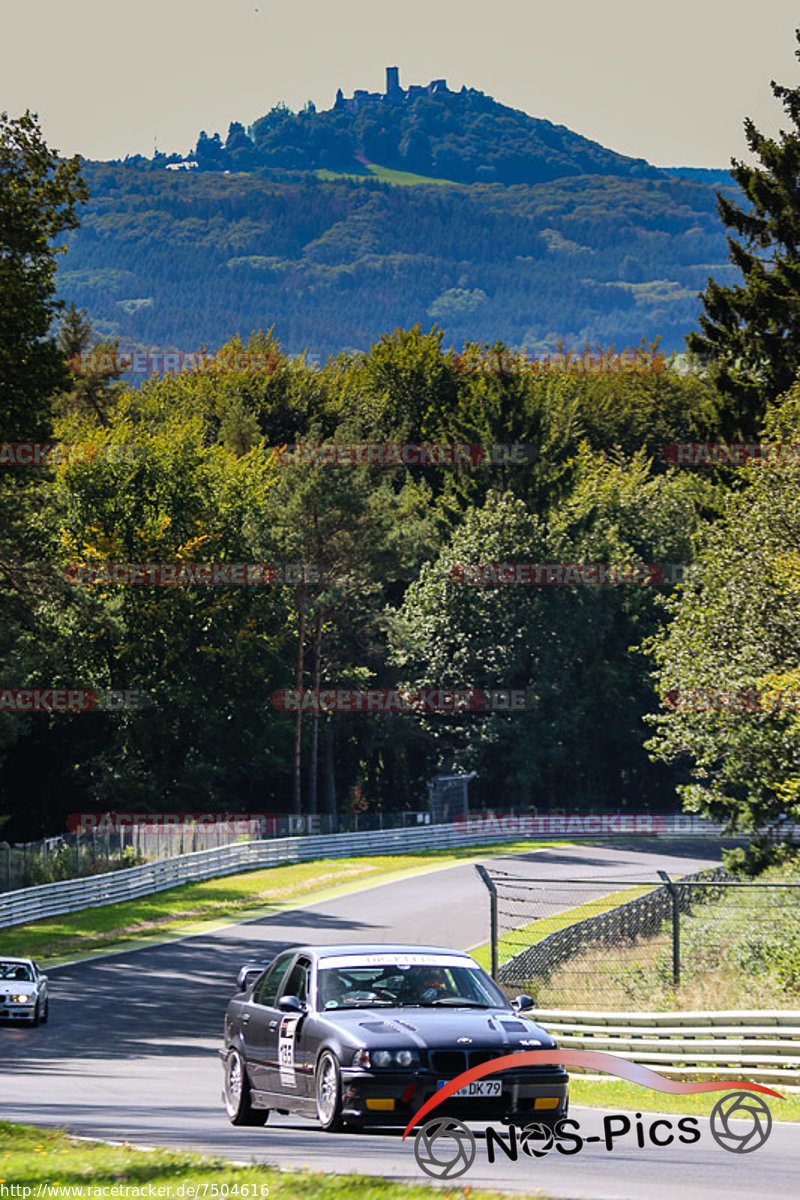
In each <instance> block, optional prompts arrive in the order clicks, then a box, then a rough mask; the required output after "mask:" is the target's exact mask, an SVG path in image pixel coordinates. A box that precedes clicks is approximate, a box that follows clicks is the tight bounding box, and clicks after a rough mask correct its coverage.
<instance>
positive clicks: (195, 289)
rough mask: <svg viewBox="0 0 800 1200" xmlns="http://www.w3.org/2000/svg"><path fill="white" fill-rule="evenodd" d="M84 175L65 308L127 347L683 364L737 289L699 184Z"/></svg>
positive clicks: (152, 172) (65, 279)
mask: <svg viewBox="0 0 800 1200" xmlns="http://www.w3.org/2000/svg"><path fill="white" fill-rule="evenodd" d="M84 173H85V177H86V179H87V182H88V184H89V187H90V191H91V198H90V200H89V202H88V204H87V205H86V206H85V207H84V208H83V210H82V215H81V226H80V228H79V229H78V230H76V231H75V232H74V233H72V234H70V235H69V237H68V240H67V244H68V246H69V253H68V254H67V255H65V256H63V258H62V260H61V262H60V266H59V271H58V287H59V294H60V295H61V296H62V297H63V298H64V299H65V300H74V301H75V303H76V304H78V305H79V306H81V307H83V308H85V309H86V310H87V312H88V313H89V316H90V318H91V320H92V323H93V325H94V327H95V328H96V330H97V331H98V332H99V333H101V334H104V335H108V336H115V337H118V338H119V339H120V341H121V343H122V344H123V345H124V346H125V347H126V348H130V347H132V346H141V347H150V348H152V347H158V348H162V349H163V348H173V349H181V350H190V349H196V348H197V347H198V346H199V345H200V344H201V343H203V344H205V345H207V346H210V347H213V348H216V347H218V346H219V345H221V344H222V342H224V341H225V340H226V339H227V338H228V337H229V336H231V334H233V333H237V332H239V333H241V334H242V335H243V336H245V337H246V336H248V334H249V333H250V331H251V330H253V329H265V328H268V327H270V326H272V325H274V327H275V331H276V333H277V335H278V337H279V338H280V340H281V344H282V345H283V347H284V349H285V350H286V351H287V352H290V353H299V352H301V351H302V350H304V349H307V350H308V351H309V352H310V353H311V354H314V355H318V356H319V357H321V358H323V359H324V358H325V357H327V356H328V355H329V354H334V353H337V352H338V351H339V350H341V349H348V348H358V349H367V348H368V347H369V345H370V344H371V343H372V342H374V341H375V340H376V339H377V338H378V337H379V336H380V334H381V333H382V332H384V331H385V330H387V329H393V328H394V327H395V326H398V325H399V326H403V327H405V328H408V327H410V326H411V325H413V324H414V323H415V322H417V321H419V322H420V323H421V324H422V326H423V328H430V327H431V326H433V325H437V326H439V327H440V328H441V329H442V330H443V331H444V336H445V344H446V345H454V346H459V345H461V344H463V342H464V341H466V340H470V339H475V340H480V341H488V342H492V341H494V340H495V339H497V338H502V339H503V340H504V341H505V342H506V343H508V344H509V345H515V346H522V345H526V346H527V348H528V350H529V351H533V352H541V351H544V350H546V349H548V348H552V347H553V346H554V345H555V343H556V342H557V341H558V340H559V339H561V340H563V341H564V342H565V343H566V344H567V345H569V346H572V347H581V348H582V347H583V346H584V345H585V344H586V343H590V344H592V345H594V344H596V343H600V344H602V345H604V346H609V345H611V344H612V343H613V344H615V345H617V346H618V347H622V346H627V345H638V344H639V343H640V342H641V340H642V338H643V337H644V338H646V339H647V340H648V341H650V340H654V339H655V338H656V337H659V336H660V337H661V338H662V346H663V348H665V349H666V350H682V349H683V348H684V346H683V338H684V336H685V334H686V333H687V332H688V330H689V329H690V328H691V327H692V325H693V323H695V322H696V318H697V313H698V310H699V307H700V305H699V300H698V298H697V297H698V293H699V291H700V290H701V289H702V287H703V286H704V285H705V282H706V279H707V277H708V276H709V275H710V274H711V275H714V277H715V278H718V279H720V280H723V281H725V280H729V279H732V278H735V271H734V268H732V267H730V266H729V265H727V264H726V244H725V238H724V234H723V232H722V229H721V227H720V223H719V219H718V217H717V214H716V207H715V205H716V200H715V191H714V188H713V187H712V186H710V185H708V184H706V183H703V182H700V181H696V180H693V179H690V178H677V177H675V178H673V177H665V176H662V177H660V178H657V179H632V178H614V177H610V178H609V177H607V176H597V175H589V176H583V177H580V178H567V179H561V180H558V181H555V182H552V183H544V184H539V185H536V186H527V185H516V186H511V187H505V188H501V187H498V186H496V185H492V186H489V185H473V186H471V187H456V186H453V187H435V186H423V187H394V186H391V185H389V184H385V183H381V182H377V181H375V180H364V181H363V182H362V181H355V180H334V181H329V182H325V181H322V180H318V179H317V178H316V177H315V176H314V175H313V174H298V175H297V176H296V177H294V178H291V179H288V180H283V181H277V180H274V179H262V178H258V177H254V176H251V175H223V174H214V173H201V174H200V175H199V176H198V175H192V174H189V173H178V172H170V171H166V170H164V169H163V168H160V167H158V166H154V165H153V164H144V163H139V164H132V163H129V164H118V165H104V164H89V165H87V166H86V167H85V171H84ZM729 194H731V195H733V194H734V189H733V188H731V189H729Z"/></svg>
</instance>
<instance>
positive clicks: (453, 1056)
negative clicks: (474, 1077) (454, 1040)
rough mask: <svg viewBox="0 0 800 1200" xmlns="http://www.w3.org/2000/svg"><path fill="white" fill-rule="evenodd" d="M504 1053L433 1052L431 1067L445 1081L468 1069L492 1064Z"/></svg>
mask: <svg viewBox="0 0 800 1200" xmlns="http://www.w3.org/2000/svg"><path fill="white" fill-rule="evenodd" d="M501 1054H503V1051H502V1050H501V1049H499V1048H498V1049H497V1050H470V1051H469V1053H467V1052H465V1051H464V1050H433V1051H431V1067H432V1068H433V1070H434V1071H436V1073H437V1074H438V1075H440V1076H441V1077H442V1078H443V1079H446V1078H448V1077H449V1078H453V1077H454V1076H456V1075H460V1074H461V1072H462V1071H466V1070H467V1067H477V1066H480V1064H481V1063H485V1062H491V1060H492V1059H493V1058H498V1057H499V1056H500V1055H501Z"/></svg>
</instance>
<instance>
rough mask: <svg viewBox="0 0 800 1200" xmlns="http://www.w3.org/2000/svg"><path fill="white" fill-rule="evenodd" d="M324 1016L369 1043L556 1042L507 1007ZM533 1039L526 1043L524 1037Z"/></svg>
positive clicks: (531, 1045)
mask: <svg viewBox="0 0 800 1200" xmlns="http://www.w3.org/2000/svg"><path fill="white" fill-rule="evenodd" d="M320 1015H322V1016H324V1019H326V1020H331V1021H333V1022H334V1023H335V1024H336V1026H337V1027H338V1028H339V1029H341V1030H342V1031H343V1032H344V1030H345V1029H346V1030H347V1032H348V1033H349V1034H350V1036H351V1037H353V1038H355V1039H357V1040H358V1041H359V1042H363V1043H364V1044H365V1045H367V1046H373V1047H375V1046H393V1047H397V1046H401V1047H402V1046H414V1047H416V1048H417V1049H422V1048H426V1049H428V1050H435V1049H437V1048H438V1047H441V1048H445V1047H452V1046H455V1045H457V1044H458V1040H459V1038H469V1039H470V1041H469V1042H464V1043H462V1044H463V1045H465V1046H468V1045H471V1046H472V1047H473V1048H477V1047H483V1048H486V1049H490V1050H494V1051H496V1052H497V1053H502V1052H504V1051H505V1052H507V1053H510V1052H511V1051H513V1050H518V1049H528V1050H536V1049H539V1048H540V1047H541V1048H542V1049H544V1050H549V1049H552V1047H553V1046H554V1045H555V1043H554V1041H553V1038H552V1037H551V1036H550V1034H549V1033H547V1032H546V1031H545V1030H544V1029H542V1027H541V1026H540V1025H536V1024H535V1023H534V1022H533V1021H529V1020H525V1019H524V1018H521V1017H518V1016H517V1014H516V1013H512V1012H508V1010H506V1009H465V1008H381V1009H374V1010H370V1009H365V1008H360V1009H355V1008H351V1009H345V1008H343V1009H337V1010H335V1011H331V1010H330V1009H328V1010H327V1011H326V1012H325V1013H324V1014H320ZM523 1040H524V1041H525V1042H527V1045H525V1046H522V1045H521V1042H522V1041H523Z"/></svg>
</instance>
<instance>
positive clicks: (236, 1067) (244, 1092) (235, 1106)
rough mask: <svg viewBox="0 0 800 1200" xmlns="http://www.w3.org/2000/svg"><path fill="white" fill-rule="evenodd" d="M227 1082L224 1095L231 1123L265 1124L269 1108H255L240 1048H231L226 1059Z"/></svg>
mask: <svg viewBox="0 0 800 1200" xmlns="http://www.w3.org/2000/svg"><path fill="white" fill-rule="evenodd" d="M224 1069H225V1082H224V1084H223V1088H222V1096H223V1099H224V1101H225V1111H226V1113H227V1114H228V1120H229V1121H230V1123H231V1125H265V1124H266V1121H267V1118H268V1117H269V1109H268V1108H253V1106H252V1104H251V1102H250V1083H249V1080H248V1078H247V1070H246V1068H245V1065H244V1059H243V1058H242V1056H241V1054H240V1053H239V1051H238V1050H231V1051H230V1052H229V1054H228V1057H227V1058H226V1059H225V1068H224Z"/></svg>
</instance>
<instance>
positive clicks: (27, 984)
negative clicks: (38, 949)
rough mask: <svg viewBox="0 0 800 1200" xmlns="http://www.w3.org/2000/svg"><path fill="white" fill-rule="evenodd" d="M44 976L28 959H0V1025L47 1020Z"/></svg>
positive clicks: (36, 1023) (35, 1022) (47, 1007)
mask: <svg viewBox="0 0 800 1200" xmlns="http://www.w3.org/2000/svg"><path fill="white" fill-rule="evenodd" d="M49 1007H50V1001H49V999H48V995H47V976H46V975H43V974H42V972H41V971H40V970H39V968H38V967H37V965H36V963H35V962H34V961H33V959H31V958H8V957H5V958H0V1021H27V1022H28V1023H29V1024H31V1025H39V1024H41V1023H42V1022H43V1021H46V1020H47V1016H48V1009H49Z"/></svg>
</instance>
